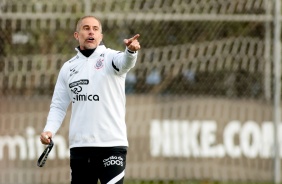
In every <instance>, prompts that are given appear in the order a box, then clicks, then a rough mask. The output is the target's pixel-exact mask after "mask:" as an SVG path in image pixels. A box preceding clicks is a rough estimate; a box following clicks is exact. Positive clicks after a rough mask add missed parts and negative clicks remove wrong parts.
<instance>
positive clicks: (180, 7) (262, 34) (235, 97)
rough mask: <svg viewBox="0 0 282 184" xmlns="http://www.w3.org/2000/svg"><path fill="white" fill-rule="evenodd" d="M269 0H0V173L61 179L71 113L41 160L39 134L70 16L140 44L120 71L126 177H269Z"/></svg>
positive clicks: (70, 48) (118, 45) (116, 40)
mask: <svg viewBox="0 0 282 184" xmlns="http://www.w3.org/2000/svg"><path fill="white" fill-rule="evenodd" d="M272 6H273V4H272V1H270V0H155V1H150V0H132V1H125V0H107V1H106V0H102V1H95V0H84V1H74V0H61V1H60V2H58V1H55V0H48V1H47V0H40V1H38V0H1V1H0V32H1V34H0V94H1V103H0V126H1V128H0V168H1V170H3V172H1V173H0V183H5V184H8V183H68V182H69V160H68V157H69V155H68V154H69V153H68V148H67V147H68V146H67V145H68V144H67V142H68V139H67V137H68V120H69V115H70V113H68V114H67V116H66V119H65V122H64V123H63V127H62V128H61V129H60V131H59V132H58V135H57V136H56V139H54V142H55V145H57V147H56V146H55V148H54V153H53V155H51V158H50V161H49V160H48V162H49V163H48V164H47V165H46V168H43V169H41V168H40V169H39V168H36V164H35V162H36V159H37V157H38V156H39V154H40V153H41V151H42V149H43V148H44V147H43V146H42V145H40V144H41V143H40V142H39V141H38V140H39V137H38V136H39V134H40V133H41V131H42V129H43V127H44V125H45V121H46V120H45V119H46V117H47V114H48V110H49V105H50V100H51V97H52V93H53V89H54V85H55V82H56V78H57V75H58V72H59V70H60V67H61V66H62V65H63V63H64V62H66V61H67V60H68V59H70V58H71V57H72V56H74V55H75V54H76V53H75V51H74V48H75V47H76V46H78V43H77V42H76V40H75V39H74V38H73V32H74V30H75V24H76V21H77V20H78V18H79V17H81V16H83V15H88V14H89V15H90V14H91V15H95V16H97V17H99V18H100V19H101V20H102V24H103V34H104V40H103V42H104V43H105V45H106V46H107V47H110V48H113V49H117V50H121V51H123V50H124V45H123V39H124V38H129V37H131V36H133V35H134V34H136V33H139V34H140V35H141V37H140V43H141V46H142V49H141V50H140V52H139V57H138V61H137V64H136V66H135V67H134V68H133V69H132V70H131V71H130V73H128V75H127V78H126V94H127V115H126V120H127V126H128V136H129V142H130V148H129V154H128V166H127V172H126V173H127V174H126V181H128V182H130V181H132V182H135V183H138V182H140V181H145V182H146V181H155V182H157V181H161V182H171V181H173V182H183V183H189V182H190V181H208V182H215V181H219V182H227V181H228V182H230V183H231V182H235V183H236V182H248V183H256V182H271V181H272V176H273V159H272V157H273V150H272V149H273V138H272V135H273V131H274V129H273V125H272V113H273V112H272V111H273V110H272V101H271V100H272V99H273V90H272V88H273V84H272V77H273V69H272V68H273V64H272V60H271V59H272V56H271V55H272V54H271V53H272V36H271V35H272V34H271V33H272V30H273V25H272V24H271V21H272V12H273V7H272Z"/></svg>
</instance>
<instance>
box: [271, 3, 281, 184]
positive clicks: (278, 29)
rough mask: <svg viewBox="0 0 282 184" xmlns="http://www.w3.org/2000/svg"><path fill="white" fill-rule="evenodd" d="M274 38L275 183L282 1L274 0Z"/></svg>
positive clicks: (277, 176)
mask: <svg viewBox="0 0 282 184" xmlns="http://www.w3.org/2000/svg"><path fill="white" fill-rule="evenodd" d="M274 1H275V2H274V22H273V23H274V40H273V44H274V45H273V61H274V149H275V157H274V183H275V184H278V183H280V159H279V157H280V150H279V149H280V146H279V138H278V136H279V133H278V132H279V128H278V127H279V124H280V116H281V114H280V113H281V112H280V96H281V81H280V80H281V63H280V62H281V41H280V35H281V22H280V15H281V2H280V0H274Z"/></svg>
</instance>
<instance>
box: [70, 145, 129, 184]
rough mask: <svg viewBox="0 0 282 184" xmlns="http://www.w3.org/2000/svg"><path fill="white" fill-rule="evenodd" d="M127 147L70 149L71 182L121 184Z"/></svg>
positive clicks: (73, 183)
mask: <svg viewBox="0 0 282 184" xmlns="http://www.w3.org/2000/svg"><path fill="white" fill-rule="evenodd" d="M126 154H127V147H124V146H119V147H77V148H71V149H70V167H71V184H81V183H83V184H88V183H89V184H90V183H91V184H94V183H95V184H96V183H97V182H98V179H99V180H100V183H101V184H114V183H117V184H122V183H123V179H124V173H125V166H126Z"/></svg>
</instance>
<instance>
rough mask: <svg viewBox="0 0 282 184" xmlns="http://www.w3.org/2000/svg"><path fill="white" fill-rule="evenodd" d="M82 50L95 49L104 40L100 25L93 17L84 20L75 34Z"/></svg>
mask: <svg viewBox="0 0 282 184" xmlns="http://www.w3.org/2000/svg"><path fill="white" fill-rule="evenodd" d="M74 37H75V39H76V40H78V42H79V46H80V49H81V50H85V49H95V48H96V47H98V45H99V44H100V42H101V41H102V39H103V34H102V31H101V27H100V23H99V21H97V20H96V19H95V18H93V17H87V18H84V19H83V20H82V21H81V23H80V26H79V30H77V31H76V32H75V33H74Z"/></svg>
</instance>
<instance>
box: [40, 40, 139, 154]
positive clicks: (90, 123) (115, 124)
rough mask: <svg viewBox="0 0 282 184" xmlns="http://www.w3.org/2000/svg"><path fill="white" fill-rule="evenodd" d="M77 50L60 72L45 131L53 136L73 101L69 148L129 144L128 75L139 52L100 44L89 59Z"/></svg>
mask: <svg viewBox="0 0 282 184" xmlns="http://www.w3.org/2000/svg"><path fill="white" fill-rule="evenodd" d="M76 50H77V52H78V53H77V55H76V56H75V57H73V58H72V59H70V60H69V61H67V62H66V63H64V65H63V67H62V68H61V70H60V73H59V75H58V79H57V83H56V86H55V89H54V94H53V97H52V103H51V105H50V111H49V114H48V118H47V123H46V126H45V128H44V131H50V132H52V134H53V136H54V135H55V134H56V132H57V131H58V129H59V128H60V126H61V124H62V122H63V120H64V117H65V115H66V111H67V108H68V106H69V104H70V103H72V115H71V120H70V125H69V145H70V148H73V147H112V146H128V140H127V132H126V124H125V77H126V73H127V72H128V71H129V70H130V69H131V68H132V67H134V65H135V63H136V60H137V53H133V54H131V53H130V52H128V50H127V49H126V50H125V52H119V51H115V50H112V49H109V48H106V47H105V46H104V45H99V46H98V47H97V48H96V50H95V51H94V52H93V53H92V55H90V56H89V57H88V58H87V57H85V56H84V55H83V54H82V53H81V52H80V51H79V50H78V49H76Z"/></svg>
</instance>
